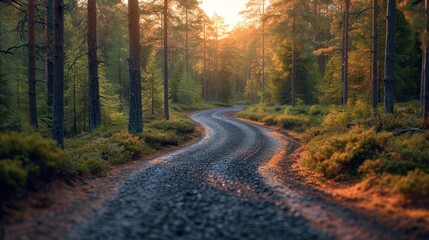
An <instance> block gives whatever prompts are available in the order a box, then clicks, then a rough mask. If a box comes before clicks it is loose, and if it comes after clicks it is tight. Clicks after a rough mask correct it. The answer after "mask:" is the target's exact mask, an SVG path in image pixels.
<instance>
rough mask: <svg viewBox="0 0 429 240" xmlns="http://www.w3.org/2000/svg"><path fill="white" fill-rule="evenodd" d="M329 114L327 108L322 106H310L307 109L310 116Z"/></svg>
mask: <svg viewBox="0 0 429 240" xmlns="http://www.w3.org/2000/svg"><path fill="white" fill-rule="evenodd" d="M328 113H329V107H328V106H323V105H312V106H311V107H310V109H309V114H310V115H311V116H325V115H326V114H328Z"/></svg>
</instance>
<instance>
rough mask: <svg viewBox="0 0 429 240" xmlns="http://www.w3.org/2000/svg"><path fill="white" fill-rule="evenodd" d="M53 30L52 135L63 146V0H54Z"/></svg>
mask: <svg viewBox="0 0 429 240" xmlns="http://www.w3.org/2000/svg"><path fill="white" fill-rule="evenodd" d="M54 32H55V36H54V44H55V61H54V88H53V90H54V91H53V103H52V106H53V109H52V137H53V138H54V140H55V141H57V143H58V145H59V146H60V147H62V148H64V0H54Z"/></svg>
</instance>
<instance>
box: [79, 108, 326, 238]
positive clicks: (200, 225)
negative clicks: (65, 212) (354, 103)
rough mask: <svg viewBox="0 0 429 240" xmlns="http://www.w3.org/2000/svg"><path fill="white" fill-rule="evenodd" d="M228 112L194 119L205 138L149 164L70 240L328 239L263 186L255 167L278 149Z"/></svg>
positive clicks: (268, 137) (262, 131)
mask: <svg viewBox="0 0 429 240" xmlns="http://www.w3.org/2000/svg"><path fill="white" fill-rule="evenodd" d="M234 111H237V109H234V108H225V109H215V110H208V111H203V112H199V113H196V114H195V115H193V118H194V119H195V120H196V121H198V122H200V123H201V124H203V125H204V127H205V129H206V136H205V137H204V138H203V139H202V140H201V141H199V142H198V143H197V144H195V145H192V146H190V147H188V148H185V149H183V150H180V151H178V152H175V153H172V154H170V155H167V156H163V157H161V158H158V159H154V160H152V161H149V162H148V163H147V165H146V166H145V167H144V168H143V169H142V170H141V172H140V173H138V174H137V175H135V176H134V177H133V178H132V179H131V180H130V181H128V182H127V183H125V184H124V185H122V186H121V188H120V190H119V193H118V194H117V195H116V196H115V197H114V198H113V199H112V200H110V201H109V202H108V203H107V204H106V206H105V207H104V210H103V211H101V213H99V214H97V215H96V216H94V217H93V218H92V219H90V220H88V221H87V222H86V223H85V224H83V225H81V226H79V227H78V228H77V229H76V231H75V233H76V232H77V234H78V235H79V236H80V237H79V238H82V239H258V240H259V239H332V238H333V237H332V236H329V235H327V234H325V233H322V232H320V231H319V230H317V229H315V228H314V227H313V226H312V224H311V222H309V221H308V220H306V219H305V218H303V217H301V216H299V215H296V214H293V212H292V211H289V207H288V206H287V205H286V204H284V201H281V198H282V196H281V194H278V193H277V192H276V190H275V189H273V188H272V187H270V186H269V185H267V184H265V182H264V180H263V179H262V177H261V176H260V175H259V174H258V167H259V166H260V165H261V164H262V163H263V162H266V161H268V160H269V159H271V158H272V157H273V156H274V155H275V154H276V153H277V152H278V151H279V147H280V143H279V142H278V141H277V140H276V138H275V137H274V136H273V135H270V134H267V132H268V131H269V130H267V129H265V128H262V127H258V126H254V125H252V124H249V123H246V122H242V121H240V120H237V119H233V118H229V117H227V116H225V114H226V115H228V113H230V112H234ZM71 238H73V237H71Z"/></svg>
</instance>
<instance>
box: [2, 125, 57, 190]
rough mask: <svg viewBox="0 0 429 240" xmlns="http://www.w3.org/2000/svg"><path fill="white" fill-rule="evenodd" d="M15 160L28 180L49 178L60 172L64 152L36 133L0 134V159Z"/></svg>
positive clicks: (34, 180) (32, 181) (35, 180)
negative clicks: (24, 171) (23, 170)
mask: <svg viewBox="0 0 429 240" xmlns="http://www.w3.org/2000/svg"><path fill="white" fill-rule="evenodd" d="M3 160H15V161H18V162H20V164H21V165H22V167H23V168H24V169H25V170H26V172H27V174H28V177H29V181H28V183H30V184H31V183H35V182H37V181H38V180H49V179H51V178H53V177H55V176H56V175H57V174H59V173H60V172H61V170H62V169H63V166H64V152H63V151H62V150H61V149H59V148H58V147H57V146H56V144H55V143H54V142H53V141H51V140H48V139H45V138H43V137H41V136H38V135H24V134H19V133H3V134H0V161H3Z"/></svg>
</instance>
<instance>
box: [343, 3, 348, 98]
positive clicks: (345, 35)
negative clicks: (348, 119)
mask: <svg viewBox="0 0 429 240" xmlns="http://www.w3.org/2000/svg"><path fill="white" fill-rule="evenodd" d="M349 11H350V0H345V12H344V22H343V25H344V26H343V64H342V66H343V70H342V82H343V98H342V105H343V106H346V105H347V100H348V75H349Z"/></svg>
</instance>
